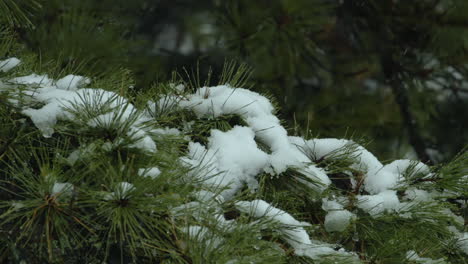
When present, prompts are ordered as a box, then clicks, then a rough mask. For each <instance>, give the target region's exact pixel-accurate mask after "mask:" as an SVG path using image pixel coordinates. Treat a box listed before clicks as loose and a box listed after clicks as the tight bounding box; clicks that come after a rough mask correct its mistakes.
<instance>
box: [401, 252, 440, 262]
mask: <svg viewBox="0 0 468 264" xmlns="http://www.w3.org/2000/svg"><path fill="white" fill-rule="evenodd" d="M406 259H408V260H409V261H412V262H415V263H421V264H446V263H447V262H445V261H444V260H443V259H441V258H440V259H431V258H422V257H420V256H419V255H418V253H416V251H414V250H410V251H408V252H406Z"/></svg>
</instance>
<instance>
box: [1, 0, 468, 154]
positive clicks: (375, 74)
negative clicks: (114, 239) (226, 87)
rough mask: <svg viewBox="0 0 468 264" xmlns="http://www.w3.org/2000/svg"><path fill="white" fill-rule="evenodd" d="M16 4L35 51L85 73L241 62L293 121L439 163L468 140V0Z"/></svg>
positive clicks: (146, 79) (144, 76)
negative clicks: (26, 22)
mask: <svg viewBox="0 0 468 264" xmlns="http://www.w3.org/2000/svg"><path fill="white" fill-rule="evenodd" d="M7 2H8V1H5V3H7ZM15 2H16V3H17V5H20V6H21V5H25V6H28V8H25V9H23V10H27V11H28V14H27V16H28V17H29V19H30V20H31V24H33V25H34V27H26V26H24V27H20V26H17V28H16V29H15V32H17V34H18V36H19V37H20V39H21V40H22V42H23V43H24V44H26V46H27V48H28V49H30V50H31V51H33V52H35V53H39V54H41V58H43V59H44V61H45V60H47V59H52V58H54V59H57V58H60V59H59V60H60V63H61V64H62V65H63V67H64V68H65V67H67V68H72V69H74V71H75V72H77V73H81V74H85V75H86V74H92V75H93V76H98V75H99V74H107V73H109V72H112V71H117V70H118V69H120V68H122V67H124V68H128V69H130V70H131V71H132V72H133V74H134V75H135V78H136V89H137V90H141V89H145V87H149V86H150V85H151V84H152V83H154V82H157V81H161V80H167V79H169V78H170V77H171V72H172V70H178V71H179V72H183V69H184V68H186V69H187V71H188V72H189V73H190V71H192V70H194V71H199V72H200V73H199V76H200V77H201V78H202V79H203V78H205V76H207V73H208V71H209V68H211V69H212V70H213V72H214V73H215V74H213V76H216V73H219V72H220V71H221V67H222V65H223V63H224V62H225V61H226V60H231V59H234V60H237V61H239V62H243V63H247V64H248V65H249V66H250V67H251V68H252V69H253V74H252V84H253V89H255V90H257V91H259V92H263V93H265V92H266V93H268V94H271V95H273V96H274V98H276V101H277V102H278V104H279V105H280V106H281V110H280V116H281V117H282V118H283V119H285V120H286V121H287V123H288V125H289V127H290V128H291V130H294V129H295V128H297V124H299V125H300V126H301V127H303V128H301V129H296V130H297V131H299V132H300V133H303V134H309V135H311V136H320V137H352V138H355V139H361V138H364V139H365V140H367V141H368V142H369V144H368V146H367V147H368V148H369V149H370V150H371V151H373V152H376V153H377V155H378V156H380V157H382V158H384V159H394V158H396V157H401V156H405V155H406V156H409V157H413V158H418V159H421V160H423V161H426V162H430V163H438V162H441V161H446V160H448V159H450V158H452V157H453V156H454V155H455V154H456V153H457V152H459V151H460V150H461V149H462V148H463V147H464V144H466V142H468V133H466V129H467V124H468V107H467V106H466V105H467V102H468V83H467V82H466V81H465V76H466V74H467V73H468V72H467V68H466V61H467V40H468V39H467V38H468V37H467V36H468V34H467V33H468V32H467V30H466V28H467V25H468V15H467V14H468V12H466V11H467V10H468V3H467V2H466V1H464V0H451V1H449V0H424V1H397V0H341V1H338V0H336V1H335V0H295V1H287V0H283V1H281V0H277V1H267V0H261V1H247V0H237V1H234V0H226V1H219V0H218V1H216V0H197V1H188V0H171V1H168V0H160V1H158V0H153V1H150V0H135V1H124V0H113V1H110V0H102V1H93V0H82V1H74V0H60V1H59V0H47V1H46V0H38V1H37V3H38V4H39V5H40V6H39V5H32V4H31V3H32V1H30V0H21V1H15ZM195 65H198V68H197V66H195Z"/></svg>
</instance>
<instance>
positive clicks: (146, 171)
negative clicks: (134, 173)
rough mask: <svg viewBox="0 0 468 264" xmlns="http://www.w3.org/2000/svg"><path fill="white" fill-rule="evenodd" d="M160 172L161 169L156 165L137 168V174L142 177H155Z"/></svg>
mask: <svg viewBox="0 0 468 264" xmlns="http://www.w3.org/2000/svg"><path fill="white" fill-rule="evenodd" d="M159 174H161V171H160V170H159V168H158V167H152V168H141V169H139V170H138V175H140V176H144V177H150V178H151V179H156V177H158V176H159Z"/></svg>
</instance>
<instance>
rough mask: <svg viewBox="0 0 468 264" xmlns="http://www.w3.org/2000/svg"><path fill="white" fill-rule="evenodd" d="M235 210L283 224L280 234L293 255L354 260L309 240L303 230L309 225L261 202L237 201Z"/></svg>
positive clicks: (345, 253)
mask: <svg viewBox="0 0 468 264" xmlns="http://www.w3.org/2000/svg"><path fill="white" fill-rule="evenodd" d="M236 208H237V209H238V210H239V211H241V212H243V213H247V214H249V215H252V216H253V217H257V218H262V217H266V218H270V219H272V220H274V221H276V222H278V223H281V224H283V225H284V226H285V228H284V229H282V230H281V232H282V233H283V234H284V235H285V237H284V239H285V241H286V242H287V243H288V244H289V245H291V246H292V247H293V248H294V249H295V254H296V255H298V256H306V257H309V258H312V259H316V260H318V259H320V258H321V257H323V256H325V255H341V256H345V257H349V258H350V261H351V260H354V259H355V256H353V255H351V254H349V253H347V252H345V251H343V250H339V251H336V250H334V249H333V248H332V247H331V246H330V245H327V244H324V243H321V242H319V241H315V240H311V239H310V237H309V235H308V234H307V232H306V231H305V230H304V227H305V226H310V224H309V223H306V222H299V221H297V220H296V219H295V218H294V217H293V216H291V215H290V214H288V213H286V212H285V211H283V210H281V209H278V208H275V207H273V206H271V205H270V204H269V203H267V202H265V201H263V200H253V201H239V202H237V203H236Z"/></svg>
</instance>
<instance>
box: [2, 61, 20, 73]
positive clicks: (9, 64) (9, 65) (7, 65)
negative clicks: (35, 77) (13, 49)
mask: <svg viewBox="0 0 468 264" xmlns="http://www.w3.org/2000/svg"><path fill="white" fill-rule="evenodd" d="M20 63H21V61H20V60H19V59H17V58H15V57H13V58H9V59H6V60H1V61H0V71H1V72H8V71H10V70H11V69H13V68H14V67H16V66H18V64H20Z"/></svg>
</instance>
